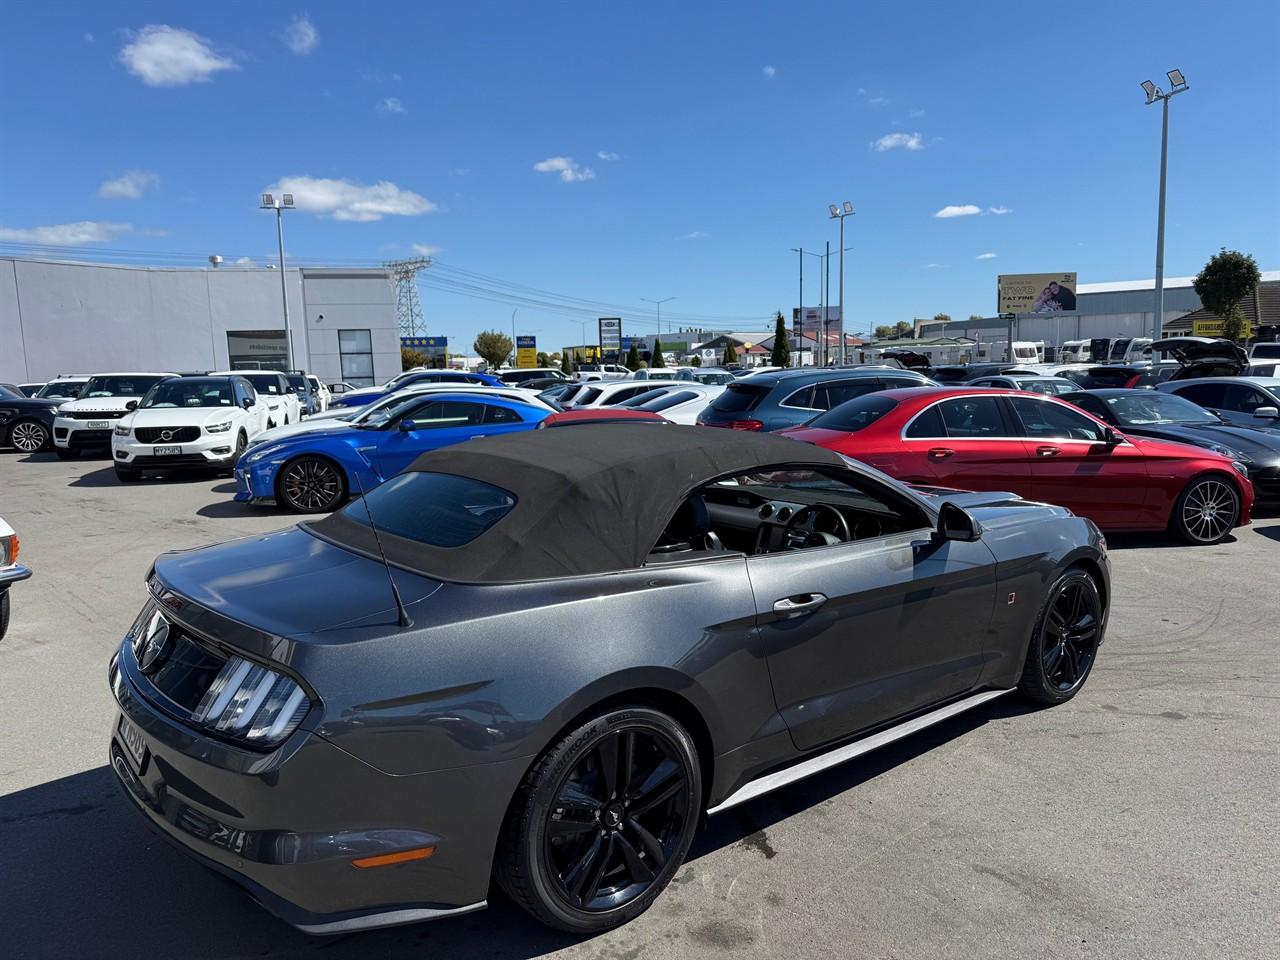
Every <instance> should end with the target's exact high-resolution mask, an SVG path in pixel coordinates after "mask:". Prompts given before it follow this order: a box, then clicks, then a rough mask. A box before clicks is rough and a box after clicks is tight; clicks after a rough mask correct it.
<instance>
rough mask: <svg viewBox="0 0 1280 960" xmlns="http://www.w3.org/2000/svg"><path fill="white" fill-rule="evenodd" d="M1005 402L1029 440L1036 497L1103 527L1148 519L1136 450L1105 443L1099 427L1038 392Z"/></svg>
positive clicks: (1145, 483)
mask: <svg viewBox="0 0 1280 960" xmlns="http://www.w3.org/2000/svg"><path fill="white" fill-rule="evenodd" d="M1004 399H1005V402H1007V403H1008V404H1009V407H1010V409H1011V410H1012V411H1013V414H1014V416H1015V418H1016V419H1017V421H1018V425H1019V429H1020V430H1021V432H1022V433H1023V434H1024V436H1025V437H1026V440H1025V444H1026V448H1027V456H1028V460H1029V462H1030V465H1031V497H1032V498H1033V499H1035V500H1043V501H1045V502H1046V503H1056V504H1060V505H1061V506H1064V507H1069V508H1070V509H1071V510H1072V511H1073V512H1075V513H1078V514H1080V515H1081V516H1085V517H1088V518H1089V519H1090V520H1092V521H1093V522H1094V523H1096V524H1098V525H1099V526H1101V527H1124V526H1126V525H1129V526H1132V525H1133V521H1134V520H1135V519H1139V518H1141V519H1144V520H1145V518H1146V515H1147V514H1148V513H1150V511H1151V510H1152V509H1153V507H1152V505H1151V502H1150V497H1149V495H1148V488H1149V487H1150V482H1149V476H1148V472H1147V462H1146V457H1145V455H1144V454H1143V452H1142V451H1141V450H1140V449H1139V448H1138V447H1136V446H1135V445H1134V444H1132V443H1129V442H1128V441H1127V440H1122V441H1121V442H1120V443H1117V444H1111V443H1107V442H1106V436H1105V428H1104V427H1103V426H1102V425H1101V424H1099V423H1098V422H1097V421H1095V420H1092V419H1090V418H1089V417H1087V416H1085V415H1084V414H1083V413H1081V412H1080V411H1078V410H1075V409H1073V408H1071V407H1070V406H1068V405H1067V404H1065V403H1059V402H1057V401H1055V400H1050V399H1049V398H1047V397H1041V396H1037V395H1035V394H1026V395H1025V396H1008V397H1005V398H1004Z"/></svg>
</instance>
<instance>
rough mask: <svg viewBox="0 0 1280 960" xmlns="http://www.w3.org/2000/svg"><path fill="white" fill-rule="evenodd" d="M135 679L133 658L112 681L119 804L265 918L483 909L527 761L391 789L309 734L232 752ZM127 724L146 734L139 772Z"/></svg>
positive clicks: (326, 929)
mask: <svg viewBox="0 0 1280 960" xmlns="http://www.w3.org/2000/svg"><path fill="white" fill-rule="evenodd" d="M121 659H125V660H128V661H129V662H127V663H125V664H121V663H120V660H121ZM136 670H137V667H136V664H134V663H132V660H131V654H130V653H128V652H127V651H125V650H122V652H121V656H120V657H118V658H116V659H115V660H113V663H112V666H111V670H110V681H111V687H112V692H113V694H114V695H115V698H116V702H117V704H118V705H119V708H120V713H121V718H117V721H116V723H115V724H114V725H113V728H112V733H111V741H110V745H109V762H110V765H111V768H112V770H113V771H114V772H115V774H116V778H117V779H118V780H119V781H120V784H121V786H122V788H123V791H124V793H125V795H126V796H127V797H128V798H129V800H130V802H131V805H132V806H133V807H134V809H136V810H137V811H138V812H139V814H141V815H142V816H143V818H144V819H145V820H146V821H147V822H148V823H149V824H150V825H151V826H152V827H153V828H154V829H156V830H157V831H159V832H160V833H161V834H162V835H163V836H164V837H165V838H166V839H167V840H169V841H170V842H172V843H174V844H176V845H177V846H179V847H180V848H182V849H183V850H184V851H185V852H186V853H188V854H189V855H191V856H193V857H195V858H196V859H197V860H199V861H200V862H201V863H203V864H205V865H206V866H208V867H210V868H212V869H214V870H216V871H218V872H219V873H222V874H224V875H226V876H228V877H230V878H231V879H233V880H235V881H236V882H237V883H238V884H240V885H241V886H242V887H244V888H245V890H247V891H248V893H249V894H250V895H251V896H252V897H253V898H254V899H255V900H257V901H258V902H259V903H260V904H262V906H264V907H265V908H266V909H267V910H269V911H270V912H271V913H273V914H275V915H276V916H278V917H279V918H280V919H282V920H284V921H286V922H287V923H290V924H292V925H294V926H295V927H298V928H299V929H300V930H303V931H305V932H307V933H317V934H326V933H346V932H350V931H353V930H360V929H368V928H372V927H381V926H392V925H397V924H403V923H414V922H418V921H421V920H428V919H435V918H438V917H443V916H450V915H453V914H457V913H465V912H469V911H471V910H477V909H480V908H481V907H483V906H484V905H485V898H486V896H487V893H488V887H489V871H490V868H491V864H492V858H493V850H494V846H495V843H496V839H497V833H498V829H499V827H500V825H501V822H502V817H503V816H504V815H505V812H506V811H505V807H506V801H507V798H509V797H510V794H511V789H510V788H511V787H513V784H514V783H515V782H518V779H519V777H520V776H521V775H522V773H523V769H524V766H525V763H526V761H504V762H501V763H496V764H482V765H477V766H475V767H464V768H460V769H454V770H447V771H440V772H434V773H426V774H419V775H413V776H391V775H388V774H385V773H383V772H381V771H380V770H377V769H376V768H374V767H372V766H370V765H368V764H366V763H365V762H363V761H361V760H359V759H358V758H356V757H354V756H352V755H351V754H349V753H347V752H346V751H344V750H342V749H341V748H339V747H337V746H336V745H334V744H332V743H330V742H329V741H327V740H325V739H323V738H321V737H318V736H315V735H314V734H310V733H307V732H304V731H299V732H298V733H295V734H294V736H293V737H291V738H290V739H289V740H288V741H286V743H285V744H284V745H282V746H281V747H280V748H278V749H277V750H276V751H275V752H273V753H270V754H261V753H255V752H252V751H247V750H238V749H236V748H234V747H231V746H228V745H226V744H223V743H221V742H220V741H215V740H213V739H212V738H209V737H206V736H202V735H201V734H200V733H199V732H197V731H196V730H194V729H190V728H187V727H185V726H183V725H181V724H178V723H177V722H175V721H174V720H173V719H172V718H171V717H170V716H169V715H168V714H164V713H162V712H161V711H160V710H159V709H158V708H156V707H154V706H153V705H152V704H151V703H150V702H148V701H146V700H144V699H143V698H142V696H141V695H140V693H139V692H138V687H137V685H136V683H135V681H134V680H133V679H132V675H133V674H136ZM131 671H132V673H131ZM122 718H125V720H126V722H128V723H130V724H132V725H133V728H134V729H135V730H137V731H138V732H139V733H140V736H141V742H142V744H143V745H144V747H145V753H144V755H143V758H142V760H141V762H138V761H137V760H135V758H134V754H133V753H132V752H131V751H130V749H129V748H128V747H127V746H126V742H125V740H124V737H123V734H122V732H121V729H122V728H121V722H122ZM428 846H431V847H434V848H435V852H434V853H433V854H432V855H431V856H429V857H427V858H425V859H418V860H413V861H408V862H404V863H398V864H395V865H392V866H381V867H372V868H363V869H362V868H359V867H356V866H355V865H354V864H353V863H352V861H353V860H355V859H359V858H362V857H370V856H377V855H380V854H387V853H392V852H396V851H401V850H406V849H415V848H420V847H428Z"/></svg>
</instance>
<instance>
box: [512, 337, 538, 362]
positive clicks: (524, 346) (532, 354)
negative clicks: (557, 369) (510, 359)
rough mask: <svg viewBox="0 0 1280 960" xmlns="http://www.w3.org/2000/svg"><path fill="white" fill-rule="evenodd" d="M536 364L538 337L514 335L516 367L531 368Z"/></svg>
mask: <svg viewBox="0 0 1280 960" xmlns="http://www.w3.org/2000/svg"><path fill="white" fill-rule="evenodd" d="M537 365H538V338H537V337H516V367H517V369H520V370H532V369H533V368H534V367H536V366H537Z"/></svg>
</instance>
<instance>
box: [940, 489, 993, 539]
mask: <svg viewBox="0 0 1280 960" xmlns="http://www.w3.org/2000/svg"><path fill="white" fill-rule="evenodd" d="M981 538H982V527H981V525H979V523H978V521H977V520H975V519H973V517H971V516H970V515H969V514H968V512H967V511H966V510H964V509H963V508H962V507H957V506H956V505H955V504H954V503H952V502H951V501H950V500H948V501H947V502H946V503H944V504H943V505H942V507H941V509H939V510H938V529H937V531H936V532H935V533H934V539H936V540H939V541H943V540H959V541H961V542H962V543H973V542H974V541H975V540H980V539H981Z"/></svg>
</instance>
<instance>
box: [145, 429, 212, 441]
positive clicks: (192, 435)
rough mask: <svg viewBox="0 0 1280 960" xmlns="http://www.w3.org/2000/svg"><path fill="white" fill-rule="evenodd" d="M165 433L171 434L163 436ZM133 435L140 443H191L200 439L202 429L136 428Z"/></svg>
mask: <svg viewBox="0 0 1280 960" xmlns="http://www.w3.org/2000/svg"><path fill="white" fill-rule="evenodd" d="M165 433H167V434H169V436H167V437H165V436H162V434H165ZM133 435H134V437H136V438H137V440H138V442H139V443H191V442H193V441H195V440H199V439H200V428H199V427H136V428H135V429H134V431H133Z"/></svg>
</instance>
